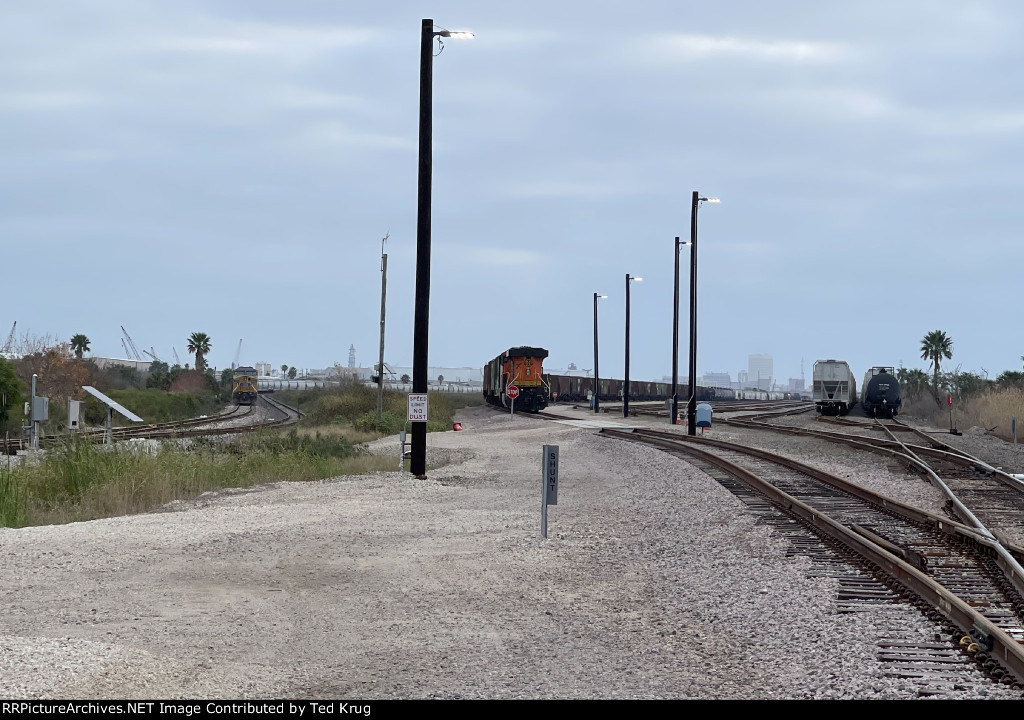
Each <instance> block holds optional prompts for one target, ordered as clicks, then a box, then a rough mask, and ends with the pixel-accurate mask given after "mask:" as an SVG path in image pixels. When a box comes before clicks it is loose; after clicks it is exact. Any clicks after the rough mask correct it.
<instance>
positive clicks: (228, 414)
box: [0, 395, 303, 453]
mask: <svg viewBox="0 0 1024 720" xmlns="http://www.w3.org/2000/svg"><path fill="white" fill-rule="evenodd" d="M260 402H262V403H263V404H264V405H265V406H266V407H267V408H268V409H269V410H268V412H270V413H271V414H272V415H273V416H274V417H271V418H270V419H267V420H263V421H260V422H249V423H237V424H231V425H225V424H224V423H225V422H231V421H235V420H241V419H243V418H247V417H249V416H251V415H253V414H254V412H255V410H256V408H257V405H258V403H260ZM243 407H244V408H245V410H244V411H242V408H243ZM302 416H303V413H302V412H300V411H299V410H297V409H296V408H292V407H290V406H288V405H285V404H284V403H282V402H280V401H278V400H275V399H271V398H269V397H265V396H262V395H261V396H260V398H259V400H257V404H253V405H249V406H240V405H235V406H233V407H232V408H230V409H229V410H226V411H224V412H222V413H218V414H217V415H211V416H209V417H205V418H192V419H189V420H179V421H175V422H168V423H156V424H152V425H144V426H141V427H139V426H126V427H118V428H114V429H113V430H112V439H113V440H115V441H116V440H130V439H134V438H148V439H171V438H185V437H196V436H199V435H230V434H233V433H239V432H248V431H252V430H258V429H261V428H271V427H282V426H285V425H291V424H293V423H296V422H298V420H299V419H300V418H301V417H302ZM76 436H77V437H80V438H83V439H86V440H89V441H91V442H96V443H101V442H103V441H104V437H105V431H104V430H102V429H90V430H86V431H83V432H81V433H78V434H77V435H76ZM67 438H68V436H67V435H47V436H45V437H43V438H40V444H41V445H42V446H43V447H46V446H47V445H52V444H54V443H58V442H63V441H65V440H67ZM0 442H4V441H2V440H0ZM27 447H28V446H27V441H26V440H24V439H20V438H19V439H17V440H11V441H9V442H4V445H3V451H4V452H5V453H10V452H12V451H17V450H19V449H27Z"/></svg>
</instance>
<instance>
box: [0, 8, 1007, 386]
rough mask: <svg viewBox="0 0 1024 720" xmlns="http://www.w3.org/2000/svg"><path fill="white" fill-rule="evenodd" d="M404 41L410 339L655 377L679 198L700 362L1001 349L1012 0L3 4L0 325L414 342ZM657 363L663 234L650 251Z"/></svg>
mask: <svg viewBox="0 0 1024 720" xmlns="http://www.w3.org/2000/svg"><path fill="white" fill-rule="evenodd" d="M424 17H432V18H433V19H434V20H435V23H436V24H437V26H438V27H439V28H448V29H453V30H454V29H469V30H472V31H473V32H475V33H476V37H475V38H474V39H472V40H465V41H463V40H454V39H450V40H446V41H445V47H444V50H443V52H442V53H441V54H440V55H439V56H437V57H435V59H434V175H433V177H434V199H433V264H432V267H433V274H432V292H431V303H430V310H431V315H430V317H431V323H430V330H431V332H430V364H431V365H435V366H466V365H468V366H480V365H482V364H483V363H484V362H485V361H487V360H489V359H490V358H492V357H494V356H495V355H497V354H498V353H499V352H501V351H502V350H503V349H507V348H508V347H510V346H515V345H533V346H541V347H545V348H547V349H548V350H549V351H550V353H551V356H550V359H549V360H548V365H549V366H550V367H563V368H564V367H565V366H567V365H568V364H569V363H570V362H574V363H576V365H577V366H579V367H580V368H592V367H593V293H594V292H600V293H603V294H606V295H608V296H609V297H608V299H607V300H602V301H601V307H600V338H601V365H600V367H601V374H602V375H603V376H615V377H621V376H622V369H623V349H624V319H625V308H624V304H625V288H624V284H625V275H626V273H631V274H634V275H639V276H642V277H643V278H644V281H643V283H642V284H638V285H634V286H633V289H632V293H631V303H632V343H631V363H630V364H631V375H632V377H633V378H635V379H660V378H661V377H662V376H663V375H669V374H671V337H672V335H671V331H672V279H673V273H672V270H673V266H672V262H673V252H674V248H673V238H674V236H676V235H680V236H683V237H684V238H685V237H687V236H688V235H689V229H690V195H691V192H692V191H693V190H699V191H701V192H702V193H703V194H706V195H712V196H719V197H721V199H722V202H721V204H719V205H704V206H703V208H702V209H701V211H700V235H699V243H698V247H699V251H700V256H699V263H698V269H699V283H698V287H699V302H698V308H699V348H698V349H699V352H698V370H699V372H700V373H704V372H706V371H728V372H730V373H731V374H732V376H733V378H734V379H735V377H736V372H737V371H738V370H742V369H745V368H746V365H747V355H748V354H750V353H770V354H771V355H773V356H774V358H775V373H776V375H777V376H778V378H779V379H780V380H781V381H782V382H785V380H786V379H787V378H788V377H799V375H800V368H801V361H803V363H804V371H805V374H806V377H807V379H808V382H809V380H810V375H811V366H812V364H813V362H814V361H815V360H816V359H819V358H826V357H829V358H838V359H845V360H847V361H848V362H849V363H850V365H851V367H852V368H853V369H854V370H855V372H857V373H858V374H861V373H863V372H864V371H865V370H866V369H867V367H868V366H870V365H873V364H892V365H899V364H900V363H901V362H902V363H903V364H904V365H906V366H908V367H926V363H925V362H924V361H923V360H921V359H920V350H919V347H920V341H921V338H922V337H923V336H924V335H925V333H927V332H929V331H931V330H936V329H939V330H943V331H945V332H947V333H948V334H949V335H950V336H951V337H952V338H953V341H954V357H953V360H952V361H947V362H946V365H947V366H949V367H951V368H952V367H956V366H957V365H962V369H964V370H973V371H977V372H980V371H981V370H982V369H984V370H987V371H988V372H989V373H990V374H991V375H992V376H994V375H996V374H998V373H999V372H1000V371H1002V370H1006V369H1018V370H1019V369H1020V368H1021V359H1020V358H1021V355H1024V341H1022V337H1021V329H1020V322H1019V319H1018V318H1019V308H1020V301H1019V295H1020V292H1019V289H1018V288H1019V286H1020V275H1021V268H1022V259H1024V250H1022V248H1021V242H1020V228H1022V227H1024V203H1022V202H1021V197H1022V190H1024V164H1022V161H1024V142H1022V141H1024V101H1022V99H1021V92H1020V88H1021V87H1022V86H1024V82H1022V78H1021V68H1022V67H1024V62H1022V58H1021V55H1022V52H1024V50H1022V48H1024V45H1022V43H1021V42H1020V38H1021V37H1022V36H1024V32H1022V30H1024V28H1022V27H1021V26H1022V21H1024V6H1022V5H1020V4H1018V3H1014V2H964V1H962V0H959V1H957V2H937V1H935V0H927V1H924V0H922V1H920V2H911V1H905V2H900V3H891V2H858V3H821V2H796V1H792V0H776V1H775V2H771V3H767V2H759V1H754V0H750V1H746V2H740V1H737V2H719V3H713V4H708V3H699V2H682V1H678V0H672V1H665V2H654V1H649V2H648V1H644V0H637V1H636V2H631V3H621V2H616V3H611V2H593V1H589V2H550V0H549V1H548V2H532V1H530V0H520V2H516V3H483V2H455V1H452V2H403V1H401V0H397V1H394V2H388V3H350V2H339V1H337V0H335V1H334V2H326V1H309V2H302V1H301V0H295V1H294V2H279V1H277V0H274V1H270V0H219V1H218V0H202V1H198V0H196V1H189V0H176V2H173V3H168V2H155V1H147V0H88V2H85V1H81V2H79V1H76V0H59V1H57V0H54V1H50V0H34V1H33V2H31V3H6V4H5V5H4V7H3V9H2V10H0V143H2V152H0V238H2V253H0V263H2V268H3V270H2V277H3V282H4V288H3V292H2V293H0V341H2V340H3V339H4V338H5V337H6V335H7V332H8V330H9V328H10V326H11V323H12V322H14V321H15V320H16V321H17V322H18V330H19V331H21V330H30V331H32V332H33V333H34V334H39V335H43V334H50V335H53V336H56V337H58V338H60V339H67V338H69V337H70V336H71V335H72V334H74V333H77V332H82V333H85V334H86V335H87V336H88V337H89V338H90V339H91V340H92V352H93V354H96V355H108V356H109V355H115V356H119V355H123V351H122V348H121V342H120V337H121V329H120V326H121V325H124V326H125V328H126V329H127V330H128V331H129V332H130V333H131V335H132V337H133V338H134V340H135V342H136V344H137V345H138V346H139V347H140V348H142V347H146V348H149V347H150V346H152V347H154V348H155V349H156V352H157V354H158V355H161V356H163V357H164V358H165V359H169V358H170V356H171V354H172V347H173V348H176V349H177V352H178V354H179V355H181V356H182V359H183V361H184V360H185V357H184V356H185V349H184V348H185V344H186V338H187V337H188V335H189V334H190V333H191V332H193V331H197V330H198V331H203V332H206V333H207V334H208V335H210V337H211V338H212V340H213V351H212V353H211V355H210V358H209V360H210V362H211V363H212V364H213V365H217V366H219V367H224V366H227V365H230V363H231V362H232V360H233V359H234V355H235V350H236V348H237V346H238V341H239V339H240V338H241V339H243V340H244V342H243V346H242V353H241V361H242V362H243V363H254V362H257V361H266V362H270V363H272V364H274V365H280V364H282V363H287V364H289V365H295V366H298V367H325V366H329V365H331V364H333V363H334V362H340V363H342V364H343V365H344V364H346V363H347V360H348V350H349V346H350V345H353V344H354V345H355V347H356V352H357V360H358V363H359V364H360V365H370V364H372V363H373V362H375V361H376V355H377V344H378V332H379V322H378V320H379V317H378V315H379V306H380V271H379V269H380V250H381V244H380V241H381V238H382V237H383V236H384V235H385V233H390V240H389V241H388V244H387V252H388V255H389V260H388V262H389V273H388V315H387V352H386V357H387V360H388V362H389V363H392V364H395V365H410V364H411V362H412V336H413V294H414V293H413V288H414V268H415V255H416V172H417V123H418V86H419V70H420V68H419V32H420V23H421V19H422V18H424ZM681 267H682V275H683V286H682V288H681V292H680V296H681V305H682V307H681V313H680V314H681V332H680V335H681V337H680V340H681V343H680V344H681V352H680V367H681V370H680V374H681V375H682V374H685V367H686V357H687V355H686V352H687V351H686V345H687V336H686V333H687V318H688V312H689V311H688V305H687V303H688V300H687V298H688V288H687V282H688V272H689V270H688V268H689V254H688V248H684V253H683V256H682V263H681Z"/></svg>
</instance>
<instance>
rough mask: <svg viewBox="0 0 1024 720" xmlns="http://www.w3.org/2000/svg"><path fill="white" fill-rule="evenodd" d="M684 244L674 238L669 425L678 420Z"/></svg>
mask: <svg viewBox="0 0 1024 720" xmlns="http://www.w3.org/2000/svg"><path fill="white" fill-rule="evenodd" d="M685 244H686V243H681V242H679V238H678V237H677V238H676V276H675V277H676V280H675V291H674V293H673V295H672V411H671V412H670V413H669V415H668V422H669V424H670V425H675V424H676V421H677V420H678V419H679V248H680V246H682V245H685Z"/></svg>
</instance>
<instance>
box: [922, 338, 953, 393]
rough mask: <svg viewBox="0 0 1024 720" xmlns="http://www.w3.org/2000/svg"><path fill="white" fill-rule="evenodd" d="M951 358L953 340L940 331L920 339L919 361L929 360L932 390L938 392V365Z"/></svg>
mask: <svg viewBox="0 0 1024 720" xmlns="http://www.w3.org/2000/svg"><path fill="white" fill-rule="evenodd" d="M952 357H953V339H952V338H951V337H949V335H947V334H946V333H944V332H942V331H941V330H932V331H931V332H930V333H928V334H927V335H925V336H924V337H923V338H922V339H921V359H922V360H931V363H932V378H933V379H932V388H933V389H934V391H935V392H936V393H938V392H939V364H940V363H941V362H942V358H946V359H947V360H949V359H950V358H952Z"/></svg>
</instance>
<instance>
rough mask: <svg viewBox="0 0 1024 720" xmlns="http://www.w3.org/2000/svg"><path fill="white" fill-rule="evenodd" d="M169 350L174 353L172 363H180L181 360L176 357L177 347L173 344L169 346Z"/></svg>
mask: <svg viewBox="0 0 1024 720" xmlns="http://www.w3.org/2000/svg"><path fill="white" fill-rule="evenodd" d="M171 352H173V353H174V364H175V365H181V360H180V359H179V358H178V349H177V348H175V347H174V346H171Z"/></svg>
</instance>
